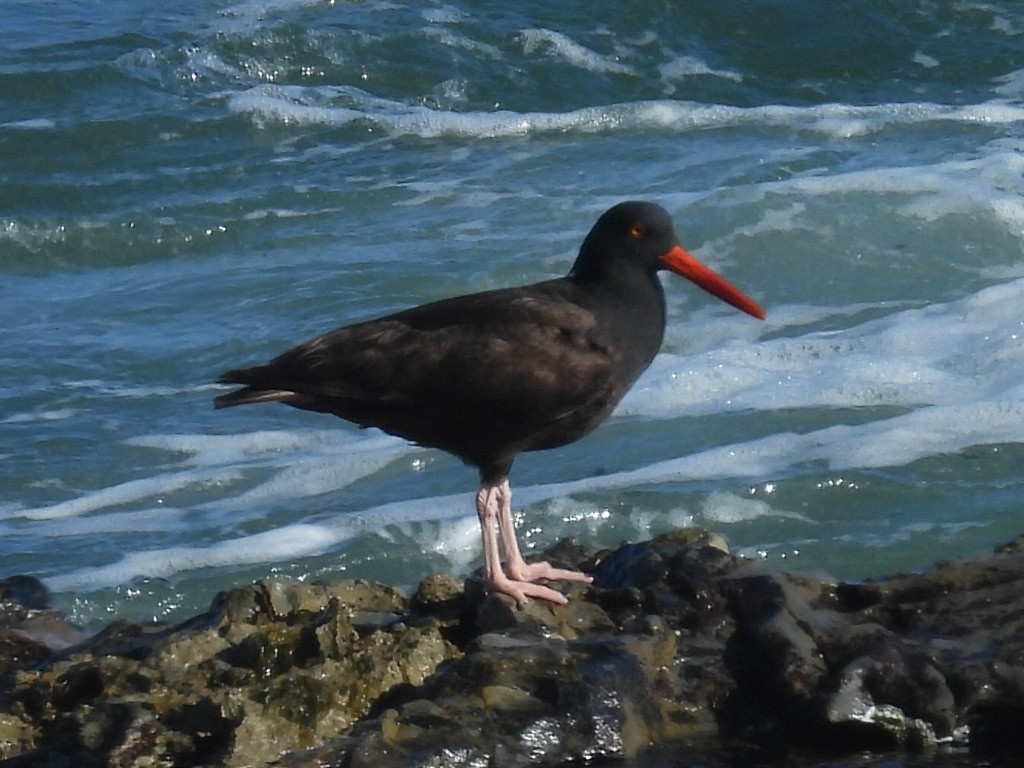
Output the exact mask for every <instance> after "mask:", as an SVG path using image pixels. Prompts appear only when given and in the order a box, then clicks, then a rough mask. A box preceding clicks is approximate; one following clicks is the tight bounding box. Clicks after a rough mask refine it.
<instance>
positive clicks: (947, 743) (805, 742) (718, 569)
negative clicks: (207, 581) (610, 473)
mask: <svg viewBox="0 0 1024 768" xmlns="http://www.w3.org/2000/svg"><path fill="white" fill-rule="evenodd" d="M547 556H548V557H549V558H551V559H553V560H556V561H558V562H560V563H562V564H567V565H571V566H574V567H578V568H582V569H584V570H587V571H589V572H592V573H593V574H594V575H595V582H594V584H593V585H592V586H587V587H584V586H581V585H573V586H571V587H569V591H570V598H571V600H570V602H569V604H568V605H567V606H551V605H543V604H540V603H537V602H533V603H531V604H529V605H527V606H526V607H525V608H523V609H519V608H517V607H516V606H515V605H514V604H513V603H512V602H511V601H510V600H508V599H506V598H504V597H500V596H488V595H486V594H484V593H483V591H482V590H481V589H480V587H479V584H478V583H477V582H476V581H474V580H473V579H470V580H468V581H465V582H463V581H462V580H460V579H456V578H453V577H450V576H444V575H436V576H431V577H429V578H427V579H426V580H425V581H424V582H423V583H422V584H421V585H420V586H419V588H418V589H417V590H416V592H415V594H413V595H407V594H405V593H404V592H403V591H402V590H399V589H396V588H394V587H390V586H387V585H381V584H373V583H367V582H360V581H339V582H335V583H330V584H309V583H300V582H288V581H270V580H268V581H260V582H257V583H255V584H252V585H249V586H246V587H241V588H238V589H234V590H231V591H228V592H224V593H222V594H220V595H218V596H217V598H216V599H215V600H214V603H213V605H212V606H211V608H210V610H209V611H208V612H206V613H204V614H202V615H200V616H196V617H195V618H194V619H192V620H190V621H188V622H186V623H184V624H182V625H179V626H173V627H172V626H152V625H138V624H134V623H129V622H117V623H114V624H112V625H111V626H109V627H108V628H106V629H105V630H104V631H103V632H101V633H99V634H98V635H96V636H93V637H85V636H83V635H82V634H81V633H80V632H79V631H78V630H77V629H76V628H74V627H72V626H70V625H68V624H67V623H66V622H65V621H64V619H63V618H62V617H61V616H60V615H59V613H57V612H56V611H54V610H53V609H52V608H51V607H50V606H49V604H48V601H47V595H46V591H45V589H44V588H43V587H42V585H41V584H39V582H38V581H36V580H34V579H32V578H31V577H26V576H16V577H12V578H8V579H5V580H2V581H0V765H2V766H5V767H8V766H9V767H12V768H13V767H15V766H17V767H19V768H20V767H21V766H54V767H56V766H76V767H82V768H90V767H92V766H118V767H122V766H123V767H125V768H127V767H128V766H132V767H139V768H141V767H142V766H231V767H239V766H265V765H276V766H289V767H291V768H298V767H299V766H345V767H347V768H362V767H364V766H373V768H406V767H409V768H412V767H416V768H421V767H422V768H427V767H428V766H438V767H441V766H443V767H444V768H448V767H451V768H459V767H461V766H493V767H495V768H506V767H508V768H513V767H518V766H560V765H564V764H566V763H572V764H596V763H602V761H604V760H610V761H612V763H613V764H615V763H616V762H619V761H628V760H636V761H637V762H636V764H637V765H650V764H655V763H657V764H659V765H668V764H672V765H691V764H698V763H702V764H705V765H707V764H712V762H713V761H709V760H708V759H705V757H706V756H709V755H716V756H718V758H719V759H721V760H725V758H722V756H723V755H735V754H738V753H745V754H749V753H750V752H751V751H753V752H754V753H755V754H757V755H759V757H758V759H757V761H756V763H755V762H750V763H746V764H748V765H749V764H758V765H768V764H774V763H772V762H771V759H772V758H771V757H770V756H771V755H785V756H786V757H785V762H786V764H787V765H800V764H806V765H812V764H814V765H821V764H822V763H821V761H822V760H825V759H833V758H839V757H842V756H856V755H863V754H864V753H865V751H867V752H870V753H874V754H882V755H890V756H892V755H896V756H899V755H910V754H914V755H920V754H934V753H938V754H944V755H950V754H955V755H957V756H958V758H957V759H958V760H961V759H962V760H968V761H975V760H977V761H978V764H979V765H981V764H990V763H989V762H988V761H993V763H991V764H994V763H998V762H1000V761H1004V760H1005V761H1009V762H1007V763H1006V764H1014V763H1013V760H1016V759H1019V756H1020V755H1021V754H1022V753H1024V749H1022V747H1021V739H1022V736H1024V538H1022V539H1019V540H1017V541H1015V542H1012V543H1010V544H1007V545H1005V546H1003V547H1000V548H999V549H998V550H997V551H996V552H995V553H994V554H993V555H992V556H991V557H987V558H983V559H979V560H974V561H969V562H967V561H965V562H945V563H940V564H938V565H936V566H934V567H933V568H931V569H929V570H928V571H927V572H925V573H921V574H910V575H894V576H889V577H885V578H879V579H877V580H872V581H867V582H863V583H841V582H839V583H837V582H835V581H830V580H827V579H820V578H812V577H809V576H806V575H800V574H795V573H786V572H782V571H777V570H772V569H769V568H766V567H764V566H762V565H761V564H759V563H755V562H752V561H750V560H746V559H744V558H741V557H737V556H734V555H731V554H729V553H728V552H727V551H726V548H725V546H724V545H723V543H722V542H721V540H720V539H719V538H718V537H717V536H715V535H714V534H711V533H708V532H705V531H700V530H682V531H678V532H676V533H673V534H671V535H667V536H662V537H660V538H657V539H655V540H653V541H649V542H644V543H641V544H629V545H625V546H623V547H621V548H619V549H616V550H607V551H600V552H597V551H593V550H589V549H587V548H585V547H582V546H579V545H577V544H575V543H573V542H563V543H561V544H559V545H558V546H556V547H555V548H554V549H553V550H551V551H549V552H548V553H547ZM667 755H670V756H671V763H669V762H658V761H659V760H664V759H665V756H667ZM794 755H797V756H800V755H803V756H812V757H806V762H803V763H801V760H802V759H803V758H800V757H797V758H794ZM794 760H796V762H794ZM602 764H603V763H602ZM730 764H731V763H730ZM736 764H737V765H738V764H743V763H742V762H737V763H736ZM843 764H844V765H846V764H850V763H843ZM957 764H958V765H959V764H961V763H957ZM966 764H970V763H966Z"/></svg>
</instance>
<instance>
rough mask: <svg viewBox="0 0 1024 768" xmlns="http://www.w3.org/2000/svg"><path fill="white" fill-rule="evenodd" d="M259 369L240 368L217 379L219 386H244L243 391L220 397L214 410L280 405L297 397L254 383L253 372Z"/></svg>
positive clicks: (215, 399)
mask: <svg viewBox="0 0 1024 768" xmlns="http://www.w3.org/2000/svg"><path fill="white" fill-rule="evenodd" d="M256 370H259V369H258V368H256V369H254V368H239V369H236V370H233V371H226V372H224V373H222V374H221V375H220V376H219V377H218V378H217V383H218V384H244V385H246V386H243V387H242V388H241V389H236V390H235V391H234V392H228V393H227V394H226V395H219V396H218V397H215V398H214V399H213V407H214V408H230V407H231V406H233V405H248V404H249V403H278V402H281V401H285V400H287V399H288V398H290V397H293V396H294V395H295V393H294V392H292V391H291V390H287V389H267V388H265V387H260V386H259V385H257V384H255V383H254V381H253V380H254V379H255V378H256V377H255V376H253V372H254V371H256Z"/></svg>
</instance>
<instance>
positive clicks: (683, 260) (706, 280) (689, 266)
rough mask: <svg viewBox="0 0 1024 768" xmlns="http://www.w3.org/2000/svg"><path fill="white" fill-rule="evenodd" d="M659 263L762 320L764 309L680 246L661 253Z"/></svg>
mask: <svg viewBox="0 0 1024 768" xmlns="http://www.w3.org/2000/svg"><path fill="white" fill-rule="evenodd" d="M661 263H662V264H664V265H665V268H666V269H669V270H671V271H672V272H675V273H676V274H677V275H681V276H682V277H685V278H686V279H687V280H690V281H692V282H694V283H696V284H697V285H699V286H700V287H701V288H703V289H704V290H705V291H707V292H708V293H710V294H711V295H712V296H717V297H718V298H720V299H721V300H722V301H724V302H727V303H729V304H732V305H733V306H734V307H736V309H742V310H743V311H744V312H746V313H747V314H748V315H753V316H754V317H756V318H757V319H758V320H764V310H763V309H761V307H760V306H758V304H757V302H756V301H754V300H753V299H752V298H750V297H749V296H747V294H745V293H744V292H743V291H741V290H740V289H739V288H737V287H736V286H734V285H733V284H732V283H730V282H729V281H728V280H726V279H725V278H724V277H722V276H721V275H720V274H718V273H717V272H715V271H714V270H713V269H711V268H710V267H707V266H705V265H704V264H702V263H701V262H699V261H697V258H696V257H695V256H694V255H693V254H691V253H689V252H688V251H686V250H684V249H683V248H682V247H681V246H678V245H676V246H673V247H672V249H671V250H670V251H668V252H667V253H663V254H662V255H661Z"/></svg>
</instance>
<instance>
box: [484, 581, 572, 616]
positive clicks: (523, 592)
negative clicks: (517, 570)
mask: <svg viewBox="0 0 1024 768" xmlns="http://www.w3.org/2000/svg"><path fill="white" fill-rule="evenodd" d="M484 586H486V587H487V591H488V592H494V593H497V594H500V595H508V596H509V597H511V598H512V599H513V600H515V601H516V605H518V606H519V607H520V608H521V607H522V606H523V605H525V604H526V603H528V602H529V600H530V598H531V597H532V598H535V599H537V600H546V601H547V602H549V603H554V604H555V605H565V604H566V603H568V602H569V598H567V597H566V596H565V595H563V594H562V593H561V592H557V591H556V590H554V589H551V587H545V586H544V585H543V584H534V583H532V582H529V581H516V580H514V579H510V578H509V577H508V576H506V575H505V574H504V573H499V574H497V575H496V576H495V577H494V578H492V579H486V580H485V581H484Z"/></svg>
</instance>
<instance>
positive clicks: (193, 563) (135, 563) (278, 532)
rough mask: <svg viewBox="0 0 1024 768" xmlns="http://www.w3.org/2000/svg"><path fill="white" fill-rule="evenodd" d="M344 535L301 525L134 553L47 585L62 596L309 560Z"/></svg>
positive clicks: (55, 579)
mask: <svg viewBox="0 0 1024 768" xmlns="http://www.w3.org/2000/svg"><path fill="white" fill-rule="evenodd" d="M342 539H343V536H342V532H341V531H338V530H334V531H331V530H328V529H325V528H323V527H322V526H317V525H309V524H297V525H288V526H284V527H281V528H275V529H273V530H269V531H263V532H261V533H257V534H253V535H252V536H243V537H240V538H236V539H228V540H226V541H221V542H218V543H216V544H213V545H211V546H209V547H167V548H164V549H152V550H146V551H142V552H132V553H130V554H127V555H125V556H124V557H122V558H121V559H120V560H118V561H117V562H114V563H111V564H110V565H105V566H100V567H97V568H81V569H78V570H76V571H72V572H71V573H67V574H62V575H59V576H51V577H49V578H47V579H45V582H46V585H47V586H48V587H49V588H50V589H52V590H54V591H56V592H64V591H68V590H89V589H101V588H103V587H107V586H110V585H113V584H124V583H127V582H130V581H131V580H132V579H135V578H138V577H140V576H147V577H149V578H169V577H171V576H174V575H176V574H179V573H182V572H185V571H194V570H199V569H202V568H223V567H227V566H238V565H251V564H254V563H267V562H276V561H286V560H292V559H295V558H302V557H309V556H311V555H315V554H318V553H320V552H323V551H324V550H326V549H328V548H329V547H331V546H333V545H336V544H338V543H339V542H340V541H341V540H342Z"/></svg>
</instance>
